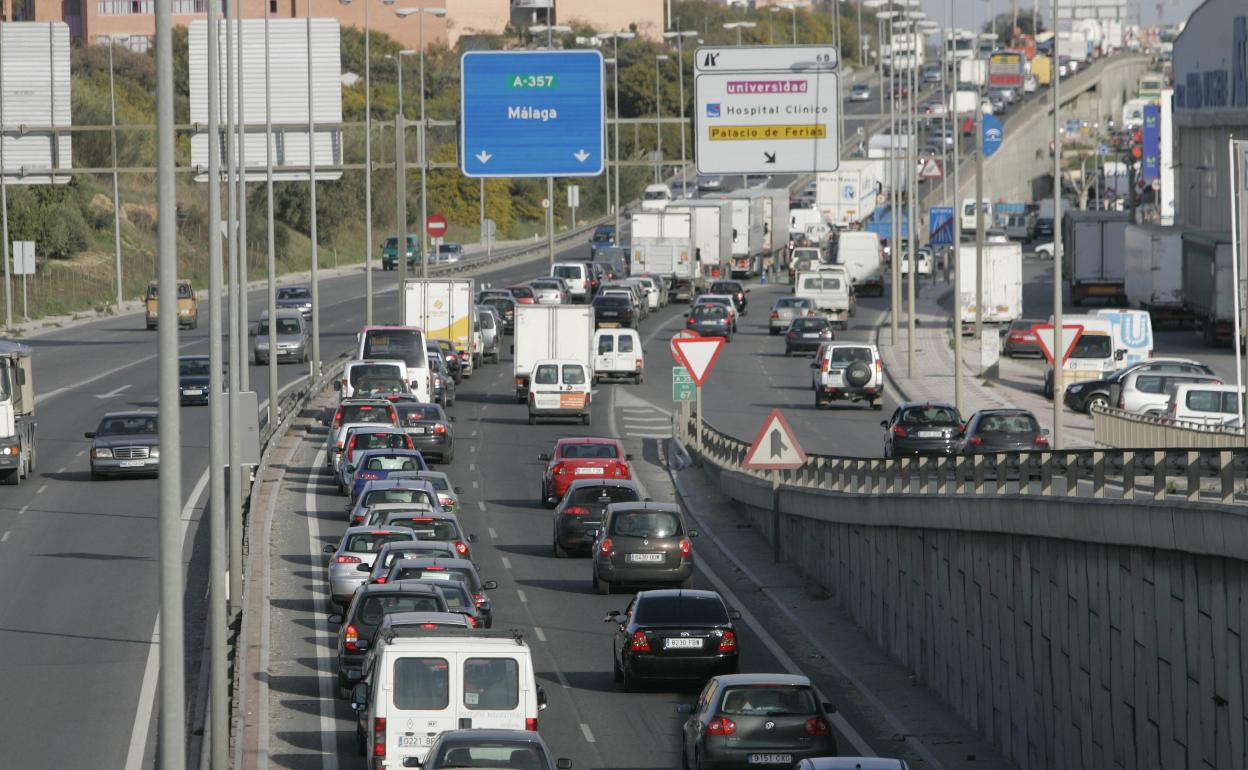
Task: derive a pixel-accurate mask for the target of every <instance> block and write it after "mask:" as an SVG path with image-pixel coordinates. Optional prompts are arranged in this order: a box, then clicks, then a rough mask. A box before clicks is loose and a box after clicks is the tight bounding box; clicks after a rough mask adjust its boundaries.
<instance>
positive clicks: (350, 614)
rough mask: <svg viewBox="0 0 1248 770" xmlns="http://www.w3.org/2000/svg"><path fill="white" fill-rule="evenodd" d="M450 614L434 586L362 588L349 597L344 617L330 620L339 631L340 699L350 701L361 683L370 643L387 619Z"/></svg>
mask: <svg viewBox="0 0 1248 770" xmlns="http://www.w3.org/2000/svg"><path fill="white" fill-rule="evenodd" d="M446 611H447V603H446V599H445V597H443V595H442V593H441V592H440V591H439V590H438V589H437V588H436V587H434V586H429V585H425V584H423V583H407V584H404V583H398V584H385V585H368V584H362V585H361V587H360V590H358V591H356V592H354V593H353V594H352V595H351V596H349V597H347V604H346V610H345V611H343V613H342V614H341V615H337V614H334V615H330V616H329V622H331V623H334V624H336V625H338V627H339V628H338V655H337V674H338V697H340V698H346V697H349V696H350V692H351V688H352V687H353V686H355V684H356V683H357V682H359V681H360V667H361V666H362V664H363V663H364V658H365V656H367V654H368V650H369V648H370V647H371V645H370V643H369V640H371V639H372V638H373V634H374V633H375V632H376V630H377V627H378V626H380V625H381V622H382V619H383V618H385V616H386V615H389V614H391V613H395V612H446Z"/></svg>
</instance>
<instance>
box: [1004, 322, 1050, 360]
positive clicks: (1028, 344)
mask: <svg viewBox="0 0 1248 770" xmlns="http://www.w3.org/2000/svg"><path fill="white" fill-rule="evenodd" d="M1042 323H1044V321H1042V320H1039V319H1036V318H1029V319H1019V320H1017V321H1014V322H1013V323H1011V324H1010V326H1009V328H1008V329H1006V331H1005V336H1004V337H1002V339H1001V352H1002V353H1003V354H1005V357H1006V358H1013V357H1015V356H1021V355H1034V356H1037V357H1041V358H1043V357H1044V351H1043V350H1042V349H1041V347H1040V340H1038V339H1036V335H1034V334H1032V332H1031V327H1033V326H1035V325H1036V324H1042Z"/></svg>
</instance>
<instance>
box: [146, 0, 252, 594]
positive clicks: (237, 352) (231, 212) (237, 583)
mask: <svg viewBox="0 0 1248 770" xmlns="http://www.w3.org/2000/svg"><path fill="white" fill-rule="evenodd" d="M221 5H222V9H223V10H224V11H225V116H226V117H225V197H226V215H225V230H226V244H227V252H226V267H227V275H228V280H229V297H230V303H229V307H230V310H229V314H228V316H229V317H228V320H227V323H228V324H229V329H230V332H229V340H230V347H229V351H230V355H229V364H228V366H229V377H230V393H229V415H228V418H227V419H228V421H229V424H230V450H229V456H230V480H229V485H228V487H227V493H226V494H227V495H228V500H229V505H230V594H229V595H230V616H231V618H236V617H238V615H239V613H241V612H242V610H243V500H242V497H243V469H242V456H243V438H242V436H243V422H242V411H241V410H242V403H241V401H240V400H239V394H240V393H241V392H242V390H243V388H242V370H243V369H245V368H247V366H248V365H249V364H250V361H249V360H248V355H247V344H246V341H245V340H246V334H247V330H246V329H240V328H239V326H238V322H239V318H240V316H239V314H238V311H237V307H238V303H239V302H243V301H244V298H243V297H242V296H241V292H240V291H239V275H238V198H237V193H238V188H237V187H235V185H234V174H235V173H237V167H236V165H235V163H236V161H237V160H238V155H237V152H236V150H235V148H236V147H237V145H236V144H235V139H236V137H235V134H234V106H235V102H234V63H235V59H236V56H235V49H234V31H233V30H234V19H233V16H232V14H231V12H230V3H229V0H226V2H224V3H222V4H221ZM162 304H163V303H162ZM240 337H241V338H243V341H242V342H240V340H239V338H240ZM275 352H276V351H272V350H270V351H269V353H270V355H272V354H273V353H275Z"/></svg>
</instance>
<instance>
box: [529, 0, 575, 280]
mask: <svg viewBox="0 0 1248 770" xmlns="http://www.w3.org/2000/svg"><path fill="white" fill-rule="evenodd" d="M552 10H553V9H552V8H547V9H546V23H545V24H534V25H533V26H531V27H529V32H530V33H532V32H539V33H540V32H545V33H546V50H547V51H553V50H554V49H555V37H554V35H555V33H556V32H558V33H560V34H566V33H568V32H571V31H572V28H571V27H569V26H567V25H566V24H554V23H552V19H551V11H552ZM531 38H532V35H530V39H531ZM546 202H547V204H548V205H547V206H546V252H547V256H548V257H549V258H550V264H551V265H554V264H555V178H554V177H553V176H548V177H546Z"/></svg>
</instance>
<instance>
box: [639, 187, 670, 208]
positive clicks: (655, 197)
mask: <svg viewBox="0 0 1248 770" xmlns="http://www.w3.org/2000/svg"><path fill="white" fill-rule="evenodd" d="M671 202H672V188H670V187H668V186H667V185H665V184H648V185H646V189H645V190H643V191H642V193H641V210H642V211H662V210H663V209H665V208H667V204H669V203H671Z"/></svg>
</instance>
